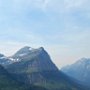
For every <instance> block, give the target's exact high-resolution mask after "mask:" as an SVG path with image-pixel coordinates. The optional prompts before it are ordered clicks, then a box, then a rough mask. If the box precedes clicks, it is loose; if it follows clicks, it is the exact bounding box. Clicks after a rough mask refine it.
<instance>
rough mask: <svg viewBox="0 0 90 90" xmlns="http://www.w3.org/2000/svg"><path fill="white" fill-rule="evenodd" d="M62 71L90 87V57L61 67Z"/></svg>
mask: <svg viewBox="0 0 90 90" xmlns="http://www.w3.org/2000/svg"><path fill="white" fill-rule="evenodd" d="M62 71H63V72H64V73H65V74H67V75H68V76H70V77H73V78H75V79H76V80H78V81H79V82H80V83H82V84H83V85H86V86H88V87H90V58H82V59H80V60H78V61H77V62H75V63H74V64H72V65H69V66H66V67H64V68H62Z"/></svg>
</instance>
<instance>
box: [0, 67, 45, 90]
mask: <svg viewBox="0 0 90 90" xmlns="http://www.w3.org/2000/svg"><path fill="white" fill-rule="evenodd" d="M0 90H47V89H45V88H43V87H37V86H33V85H29V86H25V85H24V84H22V83H20V82H18V81H16V80H15V79H14V78H13V76H12V75H11V74H10V73H8V72H7V70H6V69H4V67H3V66H1V65H0Z"/></svg>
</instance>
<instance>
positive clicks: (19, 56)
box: [7, 46, 88, 90]
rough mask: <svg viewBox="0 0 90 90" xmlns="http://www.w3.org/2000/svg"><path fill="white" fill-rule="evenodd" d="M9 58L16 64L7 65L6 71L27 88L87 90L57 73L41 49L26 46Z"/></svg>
mask: <svg viewBox="0 0 90 90" xmlns="http://www.w3.org/2000/svg"><path fill="white" fill-rule="evenodd" d="M11 58H12V59H14V61H16V62H14V63H13V64H10V65H8V66H7V70H8V71H9V72H10V73H11V74H12V75H13V76H14V78H15V79H16V80H18V81H19V82H23V83H25V84H26V85H28V86H29V85H31V84H32V85H36V86H41V87H45V88H46V89H48V90H88V89H83V88H82V86H81V85H80V84H77V83H75V82H74V81H73V80H72V79H70V77H67V76H66V75H65V74H64V73H62V72H61V71H59V70H58V68H57V67H56V65H55V64H54V63H53V62H52V60H51V58H50V56H49V54H48V53H47V52H46V51H45V49H44V48H43V47H40V48H38V49H33V48H31V47H28V46H26V47H24V48H22V49H20V50H19V51H17V52H16V53H15V54H14V55H13V56H11Z"/></svg>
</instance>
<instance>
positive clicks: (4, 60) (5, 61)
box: [0, 54, 13, 66]
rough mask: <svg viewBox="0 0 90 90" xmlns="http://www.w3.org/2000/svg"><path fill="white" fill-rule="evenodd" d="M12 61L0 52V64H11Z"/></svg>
mask: <svg viewBox="0 0 90 90" xmlns="http://www.w3.org/2000/svg"><path fill="white" fill-rule="evenodd" d="M12 62H13V61H11V60H10V59H9V58H8V57H6V56H4V55H3V54H0V65H2V66H7V65H8V64H11V63H12Z"/></svg>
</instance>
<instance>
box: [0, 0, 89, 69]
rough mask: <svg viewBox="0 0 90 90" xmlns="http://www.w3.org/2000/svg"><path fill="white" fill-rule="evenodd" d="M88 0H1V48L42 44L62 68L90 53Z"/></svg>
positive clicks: (6, 51)
mask: <svg viewBox="0 0 90 90" xmlns="http://www.w3.org/2000/svg"><path fill="white" fill-rule="evenodd" d="M89 3H90V1H89V0H0V52H1V53H4V54H5V55H8V56H9V55H12V54H13V53H14V52H15V51H17V50H18V49H19V48H21V47H23V46H25V45H28V46H31V47H35V48H37V47H41V46H43V47H44V48H45V49H46V50H47V51H48V52H49V54H50V55H51V57H52V59H53V62H55V63H56V65H57V66H58V67H59V68H61V67H62V66H65V65H67V64H71V63H73V62H75V61H76V60H77V59H79V58H82V57H90V54H89V53H90V47H89V46H90V40H89V39H90V35H89V34H90V5H89Z"/></svg>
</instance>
